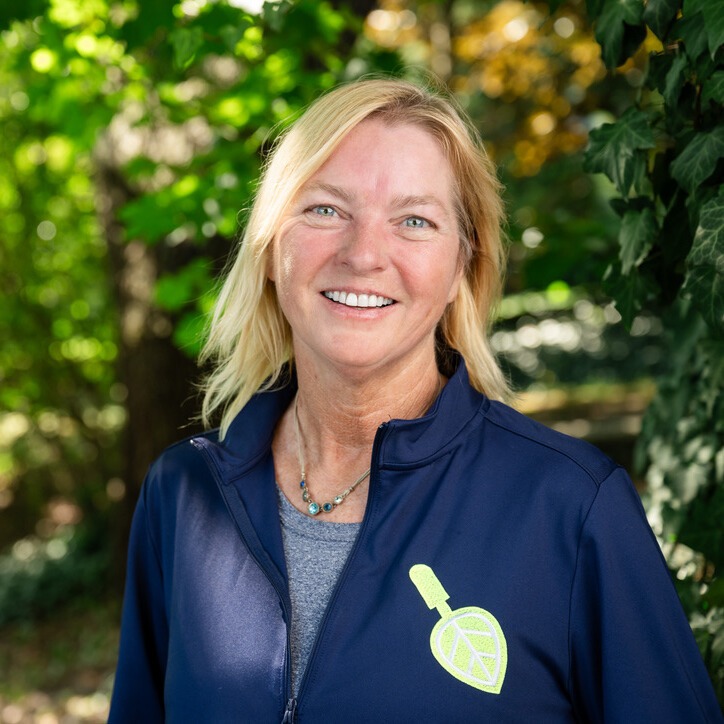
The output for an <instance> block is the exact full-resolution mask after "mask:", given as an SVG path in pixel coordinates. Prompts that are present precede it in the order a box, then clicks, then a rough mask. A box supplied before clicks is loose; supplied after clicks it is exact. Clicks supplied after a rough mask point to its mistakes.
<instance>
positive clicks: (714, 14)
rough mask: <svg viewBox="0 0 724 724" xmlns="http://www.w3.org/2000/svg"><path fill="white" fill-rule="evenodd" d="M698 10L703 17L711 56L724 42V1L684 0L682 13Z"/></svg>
mask: <svg viewBox="0 0 724 724" xmlns="http://www.w3.org/2000/svg"><path fill="white" fill-rule="evenodd" d="M697 12H700V13H701V14H702V16H703V18H704V32H705V34H706V38H707V40H708V41H709V53H710V54H711V57H712V58H713V57H714V56H715V55H716V52H717V50H718V49H719V48H720V47H721V46H722V44H724V3H721V2H713V1H712V0H685V2H684V15H685V16H686V15H688V14H689V13H697Z"/></svg>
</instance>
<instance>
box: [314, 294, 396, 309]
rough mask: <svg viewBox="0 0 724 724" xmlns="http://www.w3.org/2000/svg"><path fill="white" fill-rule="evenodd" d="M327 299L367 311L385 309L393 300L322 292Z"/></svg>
mask: <svg viewBox="0 0 724 724" xmlns="http://www.w3.org/2000/svg"><path fill="white" fill-rule="evenodd" d="M324 296H325V297H327V299H331V300H332V301H333V302H339V303H340V304H345V305H346V306H348V307H356V308H358V309H367V308H369V307H387V306H389V305H390V304H392V303H393V301H394V300H393V299H389V298H388V297H383V296H382V295H379V296H378V295H377V294H355V293H354V292H349V293H347V292H340V291H334V292H324Z"/></svg>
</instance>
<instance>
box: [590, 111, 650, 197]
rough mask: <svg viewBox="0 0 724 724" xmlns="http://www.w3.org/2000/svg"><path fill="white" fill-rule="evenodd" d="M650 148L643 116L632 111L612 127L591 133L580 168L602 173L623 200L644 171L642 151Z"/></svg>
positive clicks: (603, 127)
mask: <svg viewBox="0 0 724 724" xmlns="http://www.w3.org/2000/svg"><path fill="white" fill-rule="evenodd" d="M654 145H655V142H654V134H653V131H652V130H651V127H650V125H649V122H648V118H647V116H646V114H645V113H643V112H642V111H639V110H638V109H637V108H633V107H632V108H629V109H628V110H627V111H626V112H625V113H624V114H623V115H622V116H621V118H620V119H619V120H618V121H617V122H616V123H606V124H604V125H603V126H601V127H600V128H597V129H596V130H594V131H591V135H590V145H589V148H588V150H587V151H586V154H585V163H584V168H585V169H586V170H587V171H591V172H594V173H605V174H606V176H608V177H609V178H610V179H611V181H613V183H614V184H615V186H616V189H617V190H618V191H619V193H620V194H621V195H622V196H624V197H626V196H628V193H629V191H630V190H631V186H632V185H633V183H634V181H635V179H636V178H637V177H638V175H639V173H640V172H641V170H642V168H643V167H645V163H646V159H645V155H644V154H643V153H642V151H644V150H646V149H649V148H653V147H654Z"/></svg>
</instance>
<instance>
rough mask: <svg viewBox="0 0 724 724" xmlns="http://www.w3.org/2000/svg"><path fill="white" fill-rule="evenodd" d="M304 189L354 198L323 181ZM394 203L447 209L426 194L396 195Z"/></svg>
mask: <svg viewBox="0 0 724 724" xmlns="http://www.w3.org/2000/svg"><path fill="white" fill-rule="evenodd" d="M304 191H324V192H326V193H328V194H330V195H332V196H336V197H337V198H339V199H342V200H343V201H347V202H351V201H352V200H353V195H352V194H351V193H350V192H349V191H347V190H346V189H343V188H342V187H340V186H335V185H333V184H328V183H324V182H323V181H315V182H314V183H312V184H310V185H309V186H307V187H306V188H305V189H304ZM392 205H393V206H394V207H396V208H405V207H408V206H437V207H438V208H440V209H442V210H443V211H445V210H446V209H445V205H444V204H443V203H442V202H441V201H440V200H439V199H438V198H437V197H435V196H429V195H424V194H423V195H418V194H409V195H404V196H403V195H398V196H395V197H393V199H392Z"/></svg>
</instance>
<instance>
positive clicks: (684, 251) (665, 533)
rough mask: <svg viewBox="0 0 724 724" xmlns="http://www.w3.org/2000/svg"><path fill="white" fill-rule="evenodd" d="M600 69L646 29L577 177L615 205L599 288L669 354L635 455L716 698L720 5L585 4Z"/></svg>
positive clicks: (720, 681) (723, 604) (723, 135)
mask: <svg viewBox="0 0 724 724" xmlns="http://www.w3.org/2000/svg"><path fill="white" fill-rule="evenodd" d="M588 7H589V13H590V16H591V19H592V20H593V21H594V23H595V24H596V37H597V39H598V40H599V42H600V43H601V46H602V48H603V56H604V59H605V60H606V64H607V65H608V66H609V67H611V68H612V67H615V66H618V65H620V64H622V63H623V62H624V61H626V60H627V58H629V57H630V56H631V55H632V53H633V51H634V49H635V47H637V45H638V43H635V42H634V40H635V39H636V38H639V39H642V38H643V37H645V35H646V32H647V29H650V30H651V31H652V33H654V34H655V36H656V37H657V38H658V39H659V40H660V41H661V44H662V45H661V47H660V49H659V50H655V51H654V52H652V53H651V54H650V57H649V67H648V73H647V75H646V78H645V81H644V84H643V88H642V89H641V93H640V96H639V99H638V102H637V103H636V105H635V106H633V107H631V108H629V109H628V110H627V111H626V112H625V113H624V114H623V115H622V116H621V117H620V118H619V119H618V120H617V121H616V122H615V123H612V124H606V125H604V126H602V127H600V128H599V129H597V130H595V131H593V132H592V133H591V140H590V146H589V149H588V151H587V154H586V168H587V169H588V170H590V171H593V172H601V173H605V174H606V175H607V176H608V177H609V178H610V179H611V181H612V182H613V183H614V185H615V187H616V190H617V191H618V193H619V194H620V195H621V197H622V198H621V199H616V200H614V202H613V203H612V206H613V208H614V210H615V211H616V212H617V213H618V214H619V216H620V217H621V226H620V233H619V244H620V251H619V262H618V263H616V264H613V265H611V267H610V268H609V270H608V272H607V283H608V288H609V291H610V292H611V293H612V295H613V296H614V298H615V301H616V305H617V308H618V309H619V311H620V312H621V315H622V316H623V318H624V321H626V322H627V323H628V324H630V323H631V322H632V320H633V318H634V316H635V315H636V314H637V313H638V312H639V311H640V310H641V309H645V310H649V311H651V312H653V313H654V314H656V315H659V316H661V317H662V320H663V322H664V327H665V329H666V330H667V338H668V346H669V349H670V354H669V358H668V364H667V367H666V370H665V372H664V373H663V374H662V375H661V376H660V377H659V379H658V380H657V383H658V391H657V395H656V397H655V398H654V400H653V402H652V403H651V406H650V408H649V410H648V411H647V414H646V416H645V419H644V425H643V431H642V434H641V436H640V439H639V442H638V448H637V458H638V465H639V468H640V470H642V471H643V472H645V476H646V481H647V496H646V497H647V506H648V511H649V516H650V518H651V520H652V522H653V523H654V526H655V528H656V530H657V533H658V534H659V535H660V536H661V538H662V540H663V541H664V542H665V543H666V545H667V550H668V553H669V560H670V565H671V566H672V568H673V569H674V570H675V571H676V576H677V579H678V580H679V581H680V582H681V587H682V591H684V592H685V594H684V595H683V596H682V598H683V600H684V602H685V605H686V607H687V609H688V611H689V614H690V618H691V622H692V626H693V628H694V630H695V633H696V635H697V640H698V641H699V644H700V647H701V650H702V653H703V654H704V657H705V659H706V661H707V664H708V666H709V670H710V672H711V675H712V678H713V680H714V682H715V686H716V687H717V691H718V694H719V696H720V699H721V701H722V703H724V596H723V595H722V590H723V583H724V581H723V579H722V572H723V571H724V533H723V532H722V526H721V523H722V520H724V400H723V399H722V390H723V389H724V361H723V360H724V342H722V339H723V335H722V333H723V332H724V291H723V286H722V284H723V282H722V279H723V278H724V277H723V273H724V233H723V231H722V229H723V228H724V188H723V187H722V176H723V170H724V165H723V164H722V157H724V108H723V107H722V100H723V95H724V92H723V89H722V83H723V82H724V76H723V75H722V74H723V73H724V50H722V44H723V43H724V5H722V3H712V2H708V0H685V2H684V4H683V7H681V2H679V1H678V0H649V2H648V3H646V5H645V7H644V4H643V3H642V2H641V0H627V1H626V2H618V1H617V0H603V1H602V2H598V3H595V2H589V5H588Z"/></svg>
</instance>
